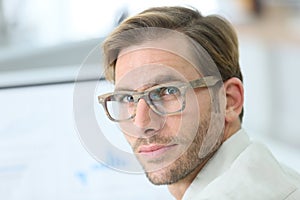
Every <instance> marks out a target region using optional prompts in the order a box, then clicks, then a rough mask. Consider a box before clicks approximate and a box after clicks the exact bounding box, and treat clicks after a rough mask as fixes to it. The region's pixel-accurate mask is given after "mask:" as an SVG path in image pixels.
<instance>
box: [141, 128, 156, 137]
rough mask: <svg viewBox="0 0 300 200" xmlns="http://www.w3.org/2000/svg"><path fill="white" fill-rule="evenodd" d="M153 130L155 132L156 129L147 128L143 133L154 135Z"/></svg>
mask: <svg viewBox="0 0 300 200" xmlns="http://www.w3.org/2000/svg"><path fill="white" fill-rule="evenodd" d="M155 132H156V130H155V129H153V128H149V129H146V130H145V131H144V134H145V135H151V136H152V135H154V134H155Z"/></svg>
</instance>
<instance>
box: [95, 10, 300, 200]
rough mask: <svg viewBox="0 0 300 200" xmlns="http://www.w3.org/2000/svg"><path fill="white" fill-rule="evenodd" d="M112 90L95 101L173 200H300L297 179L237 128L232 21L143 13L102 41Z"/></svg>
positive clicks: (238, 90) (188, 13)
mask: <svg viewBox="0 0 300 200" xmlns="http://www.w3.org/2000/svg"><path fill="white" fill-rule="evenodd" d="M103 52H104V59H105V72H106V78H107V80H109V81H112V82H113V83H115V91H114V92H113V93H109V94H104V95H100V96H99V102H100V103H101V104H102V105H103V106H104V109H105V111H106V114H107V116H108V117H109V118H110V119H111V120H112V121H114V122H116V123H118V124H119V126H120V128H121V130H122V132H123V133H124V135H125V137H126V139H127V141H128V142H129V144H130V145H131V146H132V149H133V152H134V154H135V155H136V157H137V159H138V160H139V162H140V163H141V165H142V166H143V168H144V170H145V173H146V175H147V177H148V179H149V180H150V181H151V182H152V183H153V184H157V185H161V184H167V185H168V188H169V191H170V192H171V193H172V195H173V196H174V197H175V198H176V199H251V200H252V199H264V200H265V199H300V190H299V185H300V181H299V180H300V179H299V176H298V175H297V174H296V173H295V172H293V171H292V170H290V169H287V168H284V167H282V166H280V165H279V164H278V163H277V161H276V160H275V159H274V158H273V156H272V155H271V154H270V152H269V151H268V150H267V149H266V148H265V147H264V146H263V145H261V144H257V143H253V142H251V141H250V140H249V138H248V136H247V134H246V133H245V131H244V130H243V129H242V128H241V123H242V119H243V102H244V95H243V94H244V91H243V84H242V80H243V79H242V73H241V71H240V67H239V55H238V42H237V37H236V34H235V32H234V30H233V28H232V27H231V25H230V24H229V23H228V22H227V21H226V20H225V19H222V18H221V17H218V16H207V17H204V16H202V15H201V14H200V13H199V12H198V11H196V10H194V9H189V8H184V7H157V8H150V9H148V10H146V11H144V12H142V13H140V14H138V15H136V16H133V17H131V18H128V19H126V20H125V21H123V22H122V23H121V24H120V25H119V26H118V27H117V28H116V29H115V30H114V32H112V33H111V34H110V35H109V36H108V38H107V39H106V40H105V42H104V45H103Z"/></svg>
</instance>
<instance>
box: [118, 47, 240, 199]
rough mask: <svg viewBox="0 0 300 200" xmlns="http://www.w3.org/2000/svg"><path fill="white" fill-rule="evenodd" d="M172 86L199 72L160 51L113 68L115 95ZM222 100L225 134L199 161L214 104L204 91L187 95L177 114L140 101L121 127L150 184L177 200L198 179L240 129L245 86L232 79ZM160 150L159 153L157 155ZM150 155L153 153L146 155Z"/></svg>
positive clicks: (134, 55) (138, 54)
mask: <svg viewBox="0 0 300 200" xmlns="http://www.w3.org/2000/svg"><path fill="white" fill-rule="evenodd" d="M166 76H168V77H169V78H168V80H166V81H168V82H169V81H173V80H175V79H176V80H178V79H180V80H181V81H185V82H186V81H191V80H195V79H197V78H200V77H201V75H200V74H199V73H198V71H197V70H195V68H194V67H193V66H192V65H191V64H190V63H189V62H187V61H186V60H184V59H183V58H181V57H179V56H177V55H175V54H172V53H169V52H166V51H162V50H158V49H140V50H137V51H131V52H129V53H125V54H123V55H122V56H119V58H118V60H117V63H116V74H115V77H116V89H117V90H124V89H126V90H134V91H143V90H145V89H147V88H149V87H153V86H155V85H157V84H158V83H157V82H158V80H157V79H158V78H157V77H166ZM220 93H222V94H223V96H224V104H222V106H223V107H224V115H225V116H224V118H223V121H221V122H220V123H222V125H223V126H224V129H223V131H222V132H220V134H217V136H216V137H215V138H214V140H215V141H214V143H212V144H214V148H212V150H211V152H209V153H208V154H207V155H205V156H204V157H201V158H200V157H199V151H200V147H201V145H202V143H203V142H204V140H203V138H204V137H205V136H206V134H207V130H208V128H209V123H210V120H211V111H212V106H211V104H212V102H211V95H210V93H209V91H208V89H207V88H196V89H189V90H188V91H187V93H186V108H185V109H184V110H183V111H182V112H181V113H179V114H176V115H171V116H160V115H158V114H157V113H155V112H153V111H152V110H151V109H150V107H149V105H148V104H147V103H146V101H145V100H144V99H140V100H139V102H138V104H137V107H136V116H135V118H134V119H132V120H131V121H127V122H121V123H120V128H121V129H122V131H123V133H124V135H125V137H126V139H127V141H128V142H129V144H130V145H131V146H132V149H133V152H134V153H135V154H136V156H137V158H138V160H139V161H140V163H141V164H142V166H143V167H144V170H145V172H146V175H147V177H148V179H149V180H150V181H151V182H152V183H153V184H157V185H161V184H168V187H169V190H170V192H171V193H172V194H173V196H174V197H175V198H176V199H181V198H182V196H183V194H184V192H185V191H186V189H187V188H188V186H189V185H190V184H191V182H192V181H193V179H194V178H195V176H196V175H197V173H198V172H199V171H200V170H201V169H202V167H203V166H204V165H205V163H206V162H207V161H208V160H209V158H210V157H211V156H212V155H213V153H214V152H215V151H216V150H217V149H218V148H219V146H220V145H221V143H222V142H223V141H225V140H226V139H227V138H229V137H230V136H231V135H232V134H234V133H235V132H236V131H237V130H238V129H239V128H240V121H239V118H238V115H239V113H240V112H241V110H242V105H243V86H242V83H241V81H239V79H237V78H231V79H229V80H228V81H226V82H225V83H224V87H223V88H222V89H221V90H220ZM157 149H159V150H157ZM150 150H151V153H149V151H150Z"/></svg>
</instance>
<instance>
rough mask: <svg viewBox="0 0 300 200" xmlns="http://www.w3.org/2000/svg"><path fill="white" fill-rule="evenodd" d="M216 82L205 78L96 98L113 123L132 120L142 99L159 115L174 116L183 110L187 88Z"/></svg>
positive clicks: (119, 92)
mask: <svg viewBox="0 0 300 200" xmlns="http://www.w3.org/2000/svg"><path fill="white" fill-rule="evenodd" d="M218 81H219V79H218V78H216V77H214V76H207V77H202V78H199V79H196V80H193V81H190V82H187V83H182V82H180V83H173V84H172V83H167V84H161V85H157V86H154V87H152V88H149V89H147V90H145V91H142V92H134V91H116V92H112V93H107V94H103V95H100V96H98V101H99V103H100V104H101V105H102V106H103V108H104V110H105V112H106V115H107V117H108V118H109V119H110V120H112V121H114V122H122V121H126V120H130V119H133V118H134V117H135V115H136V107H137V104H138V101H139V100H140V99H144V100H145V101H146V102H147V104H148V105H149V106H150V108H151V109H152V110H153V111H154V112H155V113H157V114H159V115H174V114H178V113H180V112H182V111H183V110H184V108H185V96H186V92H187V89H188V88H203V87H211V86H214V85H215V84H216V83H217V82H218Z"/></svg>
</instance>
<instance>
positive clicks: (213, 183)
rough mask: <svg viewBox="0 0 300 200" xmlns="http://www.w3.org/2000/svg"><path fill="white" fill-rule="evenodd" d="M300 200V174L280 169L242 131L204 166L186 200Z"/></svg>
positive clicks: (283, 168) (270, 155) (226, 142)
mask: <svg viewBox="0 0 300 200" xmlns="http://www.w3.org/2000/svg"><path fill="white" fill-rule="evenodd" d="M196 199H197V200H199V199H209V200H213V199H215V200H235V199H236V200H248V199H249V200H283V199H285V200H300V175H299V174H297V173H296V172H294V171H292V170H291V169H288V168H287V167H284V166H281V165H280V164H279V163H278V162H277V161H276V159H275V158H274V157H273V155H272V154H271V153H270V151H269V150H268V149H267V148H266V147H265V146H263V145H262V144H259V143H254V142H251V141H250V140H249V137H248V136H247V134H246V133H245V131H244V130H243V129H241V130H240V131H238V132H237V133H236V134H234V135H233V136H231V137H230V138H229V139H227V140H226V141H225V142H224V143H223V144H222V146H221V147H220V149H219V150H218V151H217V152H216V153H215V155H214V156H213V157H212V158H211V159H210V160H209V161H208V163H207V164H206V165H205V166H204V167H203V169H202V170H201V171H200V173H199V174H198V175H197V177H196V178H195V179H194V181H193V182H192V184H191V185H190V186H189V188H188V189H187V191H186V192H185V194H184V196H183V200H196Z"/></svg>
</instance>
